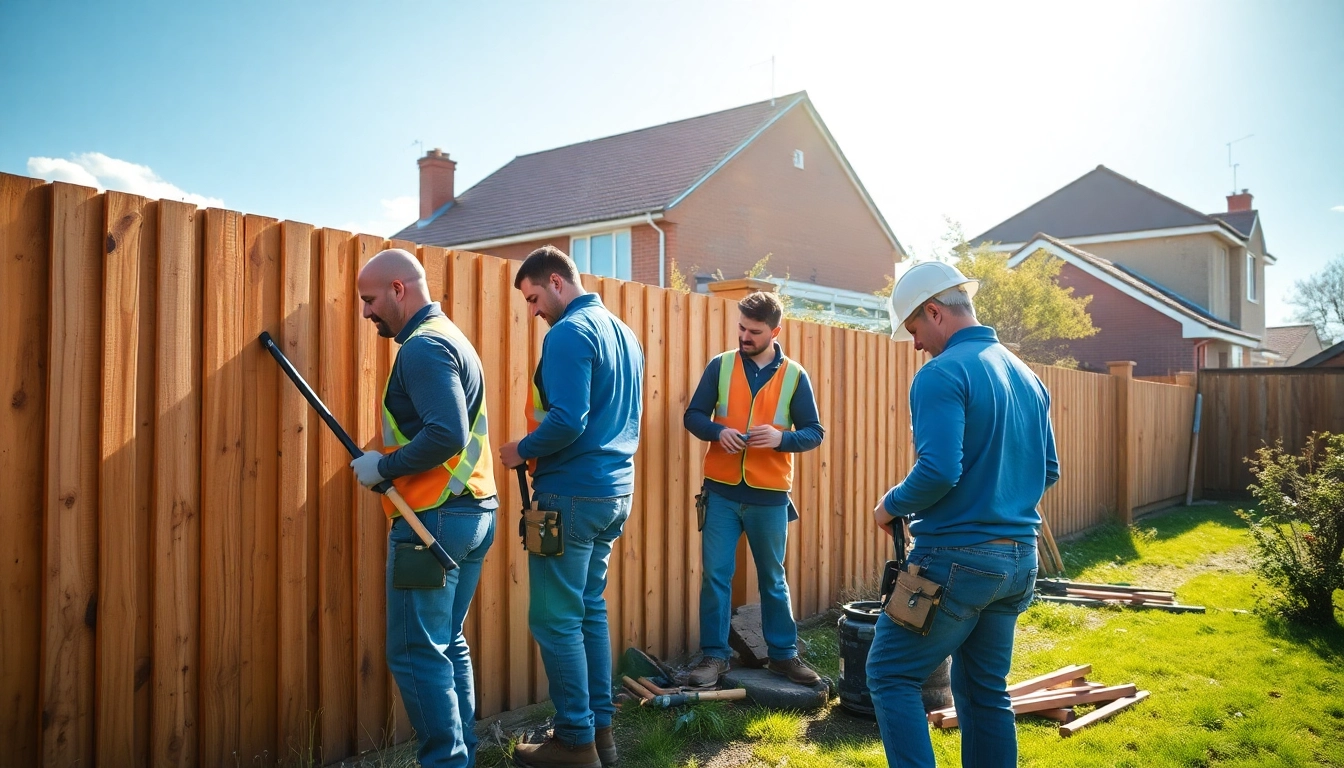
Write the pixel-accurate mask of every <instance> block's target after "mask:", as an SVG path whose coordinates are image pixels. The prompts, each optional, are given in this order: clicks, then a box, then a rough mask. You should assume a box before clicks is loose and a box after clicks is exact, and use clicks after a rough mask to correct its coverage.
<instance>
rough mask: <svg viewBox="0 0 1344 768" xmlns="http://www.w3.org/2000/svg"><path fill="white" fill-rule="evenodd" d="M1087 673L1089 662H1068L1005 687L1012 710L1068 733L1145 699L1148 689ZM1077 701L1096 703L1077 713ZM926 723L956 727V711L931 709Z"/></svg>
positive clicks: (940, 726) (1072, 732) (1089, 667)
mask: <svg viewBox="0 0 1344 768" xmlns="http://www.w3.org/2000/svg"><path fill="white" fill-rule="evenodd" d="M1090 674H1092V665H1091V664H1081V665H1079V664H1071V665H1069V666H1067V667H1061V668H1059V669H1057V670H1055V671H1054V672H1051V673H1049V674H1045V675H1041V676H1040V677H1033V678H1032V679H1030V680H1024V681H1023V682H1020V683H1017V684H1015V685H1010V686H1008V695H1009V696H1010V697H1011V700H1012V707H1013V713H1014V714H1017V715H1035V716H1037V717H1043V718H1046V719H1048V720H1054V721H1057V722H1058V723H1059V724H1060V725H1059V735H1060V736H1072V735H1073V734H1075V733H1077V732H1078V731H1079V730H1080V729H1082V728H1085V727H1087V726H1089V725H1091V724H1093V723H1097V722H1101V721H1102V720H1105V719H1107V718H1108V717H1110V716H1111V715H1114V714H1115V713H1116V712H1119V711H1120V710H1122V709H1125V708H1126V707H1129V706H1132V705H1134V704H1137V703H1139V702H1140V701H1143V700H1144V699H1146V698H1148V691H1140V690H1138V689H1137V687H1136V686H1135V685H1134V684H1133V683H1128V684H1126V685H1104V684H1102V683H1098V682H1093V681H1090V680H1088V679H1087V676H1088V675H1090ZM1080 704H1098V705H1100V706H1098V707H1097V708H1096V709H1094V710H1092V711H1091V712H1089V713H1087V714H1085V715H1081V716H1080V715H1078V713H1077V712H1075V711H1074V709H1073V708H1074V707H1075V706H1077V705H1080ZM929 722H930V723H932V724H933V725H935V726H937V727H939V728H956V727H957V725H958V721H957V711H956V709H955V708H954V707H947V708H944V709H935V710H934V711H932V712H930V713H929Z"/></svg>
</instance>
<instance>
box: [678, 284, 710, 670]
mask: <svg viewBox="0 0 1344 768" xmlns="http://www.w3.org/2000/svg"><path fill="white" fill-rule="evenodd" d="M686 298H687V302H688V306H687V310H686V356H687V358H688V359H689V361H690V362H689V364H688V365H687V366H686V392H687V395H686V402H687V403H688V404H689V403H690V398H691V396H692V395H693V394H694V393H695V389H696V387H698V386H699V385H700V377H701V376H703V375H704V372H705V367H706V366H708V365H709V357H710V355H713V354H714V353H713V352H711V351H709V349H710V348H712V345H711V346H709V347H707V346H706V336H707V334H708V333H709V332H710V331H709V324H710V312H711V310H710V303H709V297H708V296H705V295H704V294H700V293H697V294H691V295H690V296H687V297H686ZM689 444H690V449H689V450H688V451H687V454H686V460H687V464H688V467H687V469H688V470H689V475H690V482H689V485H690V488H688V489H687V493H688V494H689V495H692V496H693V495H694V494H696V493H699V492H700V489H701V488H702V487H703V486H704V482H705V461H704V456H705V450H706V448H707V447H708V446H706V444H705V443H703V442H701V441H699V440H696V439H693V438H691V439H690V443H689ZM685 562H686V581H685V584H686V614H685V622H686V632H685V635H686V647H687V649H688V650H691V651H694V650H696V649H698V648H699V647H700V578H701V572H702V570H703V566H704V563H703V562H702V561H701V534H700V532H699V531H697V530H696V528H695V526H694V525H690V524H688V525H687V526H686V560H685Z"/></svg>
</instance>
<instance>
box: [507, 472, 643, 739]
mask: <svg viewBox="0 0 1344 768" xmlns="http://www.w3.org/2000/svg"><path fill="white" fill-rule="evenodd" d="M536 501H537V503H538V505H539V506H540V507H541V509H548V510H554V511H557V512H559V513H560V527H561V530H562V535H563V536H564V542H565V551H564V554H561V555H558V556H554V557H542V556H540V555H528V556H527V571H528V597H529V605H528V609H527V625H528V627H529V628H530V629H531V630H532V637H534V638H536V640H537V645H538V646H539V647H540V648H541V662H542V664H544V665H545V667H546V677H547V678H548V680H549V682H550V692H551V703H552V704H554V705H555V736H556V738H558V739H559V740H560V741H562V742H563V743H565V744H567V745H569V746H571V747H572V746H578V745H580V744H588V743H590V742H592V741H593V738H594V735H593V731H594V730H595V729H597V728H606V727H608V726H610V725H611V718H612V715H613V714H615V712H616V708H615V707H614V706H613V704H612V701H611V633H610V632H609V631H608V629H607V600H606V598H605V597H603V594H602V593H603V592H605V591H606V589H607V564H608V561H609V560H610V559H611V545H612V544H613V543H614V542H615V541H616V538H617V537H618V536H620V535H621V529H622V528H624V527H625V521H626V518H628V517H630V497H629V496H614V497H610V498H585V497H580V496H560V495H557V494H554V493H538V494H536Z"/></svg>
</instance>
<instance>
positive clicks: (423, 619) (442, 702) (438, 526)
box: [387, 508, 495, 768]
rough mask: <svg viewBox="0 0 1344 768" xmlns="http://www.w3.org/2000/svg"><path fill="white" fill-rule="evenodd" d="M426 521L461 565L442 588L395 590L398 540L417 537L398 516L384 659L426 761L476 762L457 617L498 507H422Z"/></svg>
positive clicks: (467, 663)
mask: <svg viewBox="0 0 1344 768" xmlns="http://www.w3.org/2000/svg"><path fill="white" fill-rule="evenodd" d="M418 517H419V518H420V522H422V523H424V525H425V528H426V529H428V530H429V532H430V533H431V534H433V535H434V538H435V539H438V541H439V543H440V544H442V545H443V548H444V550H446V551H447V552H448V556H449V557H451V558H453V560H455V561H457V564H458V567H457V568H456V569H454V570H451V571H449V572H448V575H447V584H446V585H445V586H444V587H443V588H442V589H395V588H393V586H392V563H393V557H394V554H395V552H396V546H397V544H399V543H403V542H415V543H417V544H418V543H419V542H420V539H419V538H418V537H416V535H415V532H414V531H412V530H411V526H410V525H409V524H408V523H407V522H406V521H405V520H403V519H402V518H400V517H398V518H396V519H395V520H394V521H393V523H392V530H391V531H390V532H389V533H388V537H387V545H388V547H387V665H388V667H390V668H391V670H392V677H393V679H395V680H396V681H397V688H398V689H400V690H401V698H402V701H403V702H405V704H406V714H407V715H409V716H410V718H411V726H412V727H413V728H415V734H416V736H417V737H418V738H419V739H420V751H419V754H418V756H419V758H420V764H421V765H422V766H424V767H425V768H440V766H454V767H455V768H456V767H459V766H471V765H475V764H476V732H475V730H474V726H475V724H476V691H475V688H474V684H473V682H472V676H471V656H470V649H469V648H468V647H467V639H466V637H464V636H463V635H462V622H463V620H465V619H466V617H467V609H468V608H469V607H470V606H471V598H472V595H474V594H475V593H476V585H477V583H478V582H480V580H481V561H483V560H485V553H486V551H487V550H489V549H490V544H491V543H492V542H493V541H494V540H495V512H494V510H481V511H479V512H476V511H472V510H470V509H467V510H464V509H462V508H456V509H453V510H451V511H449V510H442V509H440V510H438V511H429V512H422V513H420V514H419V515H418Z"/></svg>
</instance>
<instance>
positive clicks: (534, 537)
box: [515, 464, 565, 557]
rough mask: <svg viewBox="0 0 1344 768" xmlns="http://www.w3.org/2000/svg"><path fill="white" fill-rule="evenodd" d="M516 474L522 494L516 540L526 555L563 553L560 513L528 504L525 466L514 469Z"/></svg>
mask: <svg viewBox="0 0 1344 768" xmlns="http://www.w3.org/2000/svg"><path fill="white" fill-rule="evenodd" d="M515 469H516V471H517V472H518V490H519V492H520V493H521V494H522V499H523V504H524V506H523V514H522V517H521V518H519V520H518V538H520V539H522V540H523V549H525V550H527V552H528V554H532V555H540V556H542V557H556V556H558V555H563V554H564V553H565V537H564V536H563V535H561V526H560V513H559V512H557V511H555V510H550V509H540V508H538V506H537V502H535V501H533V502H531V503H529V502H528V499H529V498H530V497H531V494H529V493H528V492H527V465H525V464H524V465H520V466H518V467H516V468H515Z"/></svg>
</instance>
